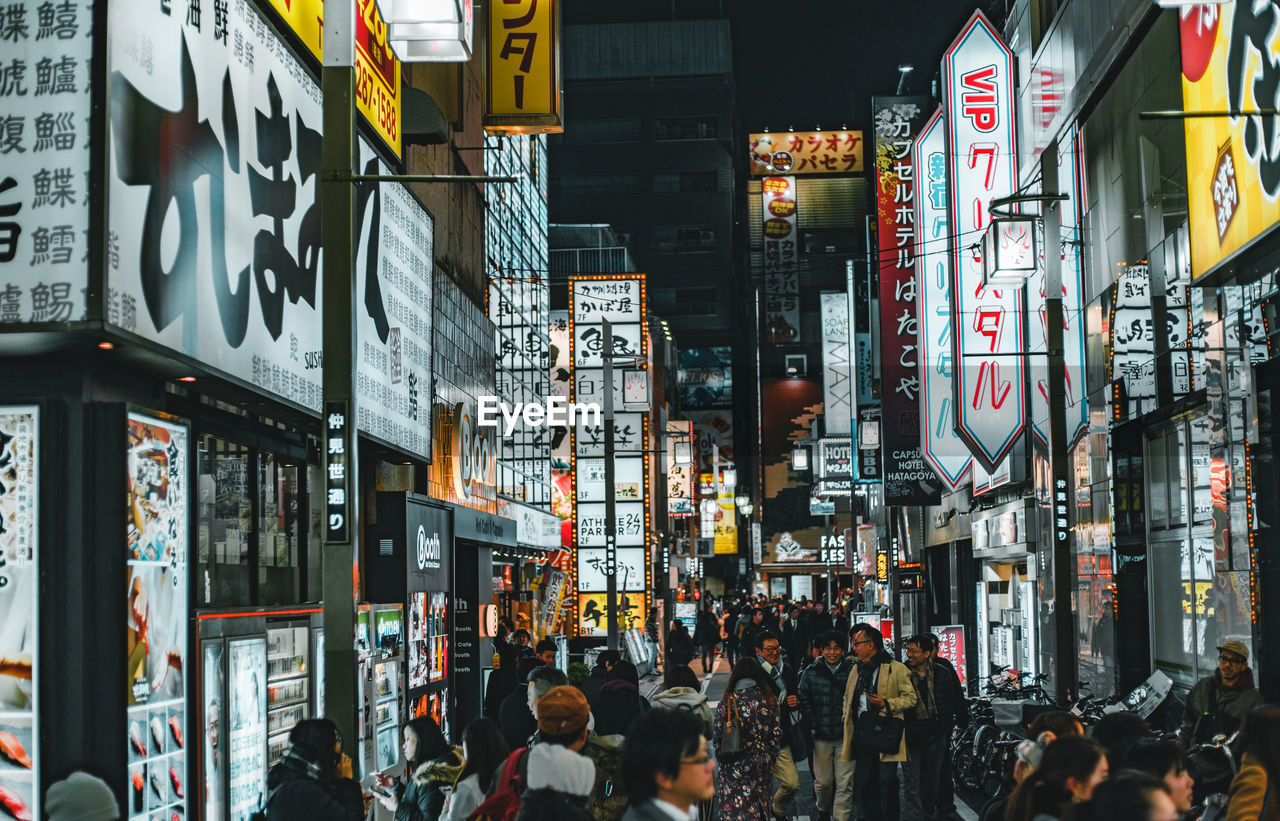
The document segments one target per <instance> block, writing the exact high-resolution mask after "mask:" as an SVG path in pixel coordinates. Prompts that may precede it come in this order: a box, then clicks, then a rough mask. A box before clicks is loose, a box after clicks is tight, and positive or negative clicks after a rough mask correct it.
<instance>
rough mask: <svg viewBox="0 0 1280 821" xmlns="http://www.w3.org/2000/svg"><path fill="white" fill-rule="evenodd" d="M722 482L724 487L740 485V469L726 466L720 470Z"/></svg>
mask: <svg viewBox="0 0 1280 821" xmlns="http://www.w3.org/2000/svg"><path fill="white" fill-rule="evenodd" d="M720 484H721V485H723V486H724V487H737V486H738V469H737V468H725V469H724V470H722V471H720Z"/></svg>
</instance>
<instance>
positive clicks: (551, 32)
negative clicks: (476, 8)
mask: <svg viewBox="0 0 1280 821" xmlns="http://www.w3.org/2000/svg"><path fill="white" fill-rule="evenodd" d="M484 11H485V18H486V19H487V20H488V35H489V36H488V38H487V39H486V42H485V53H486V59H487V65H488V71H486V72H485V112H484V127H485V130H486V131H488V132H489V133H490V134H557V133H559V132H561V131H563V130H564V124H563V123H562V121H561V118H560V4H559V3H558V2H557V0H503V2H501V3H486V4H485V9H484Z"/></svg>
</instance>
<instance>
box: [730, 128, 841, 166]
mask: <svg viewBox="0 0 1280 821" xmlns="http://www.w3.org/2000/svg"><path fill="white" fill-rule="evenodd" d="M747 149H748V151H749V152H750V163H749V167H748V169H747V173H748V174H749V175H750V176H752V177H768V176H772V175H774V174H790V175H793V176H795V175H805V176H807V175H812V174H861V173H862V171H863V166H862V132H861V131H788V132H785V133H777V134H769V133H760V134H750V135H748V137H747Z"/></svg>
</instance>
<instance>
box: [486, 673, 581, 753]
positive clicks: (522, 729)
mask: <svg viewBox="0 0 1280 821" xmlns="http://www.w3.org/2000/svg"><path fill="white" fill-rule="evenodd" d="M568 683H569V677H568V676H566V675H565V674H564V672H562V671H561V670H560V669H558V668H556V667H546V666H542V667H538V668H536V669H534V671H533V672H532V673H530V674H529V681H528V683H527V685H526V686H525V688H524V689H522V690H516V691H515V692H514V693H512V694H511V695H509V696H507V697H506V698H505V699H503V701H502V705H501V706H500V707H499V708H498V727H499V728H500V729H501V731H502V739H503V740H504V741H505V742H506V743H507V749H509V750H517V749H519V748H521V747H524V746H525V745H527V744H528V743H529V737H530V736H532V735H533V734H534V733H535V732H537V730H538V719H537V718H536V717H535V713H534V711H533V705H534V702H536V701H537V700H538V699H540V698H542V697H543V696H544V695H546V694H547V692H548V691H549V690H551V688H553V687H560V686H563V685H567V684H568ZM584 698H585V696H584Z"/></svg>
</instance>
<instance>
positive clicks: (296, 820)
mask: <svg viewBox="0 0 1280 821" xmlns="http://www.w3.org/2000/svg"><path fill="white" fill-rule="evenodd" d="M267 788H268V789H269V791H270V792H269V793H268V795H267V796H266V813H267V818H268V821H361V819H363V818H364V798H363V796H362V795H361V794H360V785H359V784H357V783H356V782H355V779H354V778H352V768H351V756H349V755H347V754H345V753H344V752H342V736H341V735H340V734H339V733H338V725H336V724H334V723H333V722H332V721H330V720H329V719H327V718H311V719H306V720H304V721H299V722H298V723H297V724H296V725H294V727H293V730H292V731H290V733H289V745H288V746H287V747H285V751H284V757H283V758H281V759H280V763H279V764H276V765H275V766H274V767H272V768H271V772H269V773H267Z"/></svg>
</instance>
